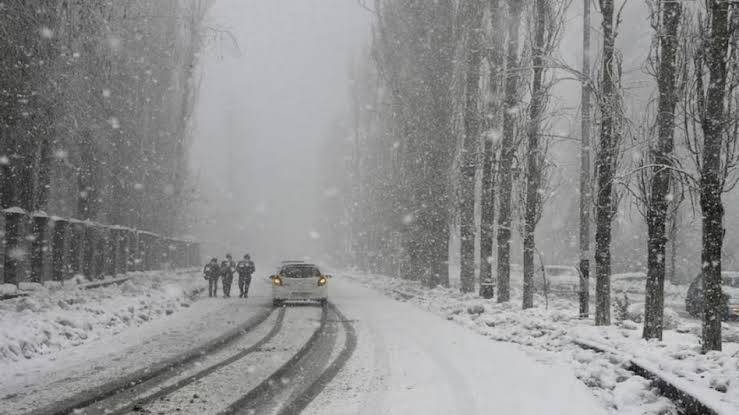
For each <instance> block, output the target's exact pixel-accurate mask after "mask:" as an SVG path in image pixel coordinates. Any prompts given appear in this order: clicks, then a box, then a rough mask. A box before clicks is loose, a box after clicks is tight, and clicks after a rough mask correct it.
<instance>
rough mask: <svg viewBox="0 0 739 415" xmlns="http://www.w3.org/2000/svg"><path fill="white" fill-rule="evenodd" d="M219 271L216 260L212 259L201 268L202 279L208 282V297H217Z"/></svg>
mask: <svg viewBox="0 0 739 415" xmlns="http://www.w3.org/2000/svg"><path fill="white" fill-rule="evenodd" d="M220 274H221V270H220V268H219V267H218V259H217V258H212V259H211V260H210V262H208V263H207V264H205V268H203V277H204V278H205V279H206V280H208V297H218V276H219V275H220Z"/></svg>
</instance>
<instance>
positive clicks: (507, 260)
mask: <svg viewBox="0 0 739 415" xmlns="http://www.w3.org/2000/svg"><path fill="white" fill-rule="evenodd" d="M573 2H574V3H573ZM360 3H361V4H362V6H363V7H365V8H366V9H367V10H368V12H370V13H373V15H374V26H373V37H372V42H371V45H369V46H368V48H367V50H366V51H364V53H363V54H361V55H360V56H359V57H358V58H357V61H356V62H355V63H354V64H353V65H352V69H351V70H352V78H353V80H354V82H353V83H352V87H351V91H350V92H351V97H352V99H353V105H352V108H351V114H349V115H350V116H349V118H348V119H349V120H350V121H348V122H342V121H337V123H336V125H335V127H334V129H332V131H331V132H330V134H329V136H330V140H329V141H328V144H327V148H326V151H327V152H329V153H330V154H334V155H336V156H337V157H336V159H337V160H340V165H341V169H342V170H341V171H342V174H341V175H339V176H340V177H339V178H337V175H336V174H335V172H334V174H327V175H326V176H327V177H326V179H325V180H328V181H329V182H330V183H331V186H332V187H331V188H332V194H335V195H337V196H334V197H332V198H330V202H329V206H327V209H328V210H329V211H330V212H333V213H334V214H335V215H336V217H339V218H340V219H339V220H334V221H332V222H330V223H327V224H325V226H326V227H328V228H329V230H330V233H331V234H332V235H335V238H333V244H334V245H335V246H334V248H333V249H336V250H338V251H340V252H344V253H346V255H347V256H348V258H349V260H348V262H350V263H352V264H355V265H357V266H359V267H361V268H363V269H366V270H369V271H373V272H383V273H388V274H394V275H400V276H402V277H404V278H408V279H413V280H419V281H421V282H422V283H423V284H424V285H425V286H427V287H435V286H437V285H442V286H448V285H449V282H450V281H449V271H448V270H449V264H450V262H455V261H457V260H458V261H459V264H460V279H461V280H460V289H461V291H462V292H465V293H472V292H474V291H475V290H476V289H477V288H478V287H482V286H484V285H485V284H480V283H481V282H486V281H493V282H494V285H495V287H496V292H495V293H494V297H495V298H496V299H497V301H499V302H506V301H510V298H511V289H512V287H511V279H510V274H511V261H512V255H513V254H515V252H513V251H514V250H516V249H520V250H521V252H520V254H521V255H520V257H521V258H522V262H523V285H522V287H513V288H515V289H521V293H522V295H521V300H522V307H523V308H529V307H533V306H534V298H535V297H534V289H533V286H534V285H533V284H534V279H535V278H536V272H537V270H538V268H537V267H540V266H542V262H543V261H544V260H543V259H542V258H543V255H542V253H541V252H540V251H539V249H538V247H537V240H536V235H537V232H536V231H537V227H538V226H539V222H540V221H541V218H542V216H543V214H544V212H545V210H546V208H547V207H548V203H547V202H548V201H549V200H550V197H551V195H552V194H554V193H555V191H554V190H553V189H555V188H556V187H557V186H558V183H557V182H558V180H559V179H560V178H558V177H559V175H560V174H561V172H562V171H563V169H562V168H560V166H558V165H557V163H556V160H555V157H553V156H552V151H553V149H554V148H556V146H557V145H558V143H559V141H558V139H560V138H562V137H560V135H561V134H562V133H561V130H562V129H561V128H560V127H559V126H560V125H561V120H562V119H563V118H567V120H569V121H572V120H576V119H578V118H579V121H580V122H579V127H580V128H579V129H575V128H573V130H575V132H574V133H573V134H571V135H569V136H568V137H567V139H569V140H570V141H573V140H574V141H575V142H576V143H577V145H578V147H579V152H580V154H579V155H578V156H579V157H578V158H577V161H578V162H579V163H580V168H579V170H580V171H579V175H577V176H576V177H572V178H567V180H569V183H574V184H576V186H575V189H571V194H572V195H575V196H576V197H577V198H578V199H579V206H580V209H579V214H578V215H577V218H578V220H579V251H580V253H579V257H580V263H579V268H580V271H581V272H580V273H581V278H580V289H579V294H580V314H581V316H582V317H583V318H586V317H589V316H590V315H591V312H590V308H589V304H590V302H591V299H590V298H589V284H590V276H591V275H592V276H593V277H594V279H595V299H594V300H595V301H594V304H595V310H594V313H593V314H594V319H595V323H596V324H597V325H609V324H611V287H610V280H611V275H612V273H613V269H612V262H613V260H614V258H613V257H612V253H613V242H614V240H613V233H614V220H615V219H617V218H618V217H619V215H620V214H622V213H621V211H622V210H623V209H624V206H626V205H629V206H633V207H634V208H635V209H636V210H638V211H639V212H640V214H641V215H642V216H643V220H644V222H645V224H646V244H645V246H644V247H643V250H642V255H643V257H644V258H646V260H645V261H644V263H645V264H646V266H645V268H646V271H647V277H646V282H645V285H646V286H645V292H646V298H645V309H646V312H645V324H644V332H643V336H644V338H647V339H650V338H659V339H661V337H662V329H663V322H662V320H663V309H664V284H665V275H666V267H667V263H666V261H667V258H668V257H669V256H668V247H669V244H670V242H671V239H672V238H674V234H675V231H674V229H676V228H677V227H678V226H680V225H678V219H679V217H680V215H681V213H680V212H684V211H685V210H686V209H688V208H687V207H686V206H690V205H692V206H693V210H694V211H695V216H696V217H697V220H699V221H700V222H701V229H702V235H703V236H702V240H701V246H700V248H697V249H699V250H700V255H701V263H700V264H696V268H697V269H698V268H699V269H700V270H701V272H702V273H703V276H704V282H705V284H704V285H705V290H704V293H705V301H706V307H705V313H704V316H703V336H702V344H703V348H704V349H705V350H716V349H720V348H721V317H720V316H721V313H722V307H723V305H722V299H721V296H722V294H721V285H720V284H721V270H722V242H723V239H724V232H725V231H724V228H725V223H724V204H723V200H722V197H723V195H724V194H725V193H726V192H728V191H730V190H732V189H733V187H734V184H735V183H736V174H735V171H734V167H735V166H736V162H737V152H736V147H737V143H738V142H739V140H738V138H739V121H738V120H737V112H736V111H737V106H739V92H738V91H737V88H736V87H737V81H738V80H739V78H738V75H739V53H738V52H739V47H738V45H739V30H737V29H738V28H739V6H738V5H737V4H736V3H735V2H730V1H725V0H707V1H705V2H682V1H673V0H652V1H649V2H647V6H646V9H645V10H646V12H645V13H644V15H643V16H642V17H643V19H644V21H647V22H649V23H650V24H651V28H652V41H651V44H650V50H649V53H648V56H647V59H646V62H644V64H643V70H644V72H645V73H646V74H647V75H648V76H649V77H650V79H651V81H650V82H648V84H649V85H647V86H646V87H645V86H642V87H643V88H645V89H647V90H649V91H654V93H653V95H651V96H650V99H648V100H647V102H646V104H645V105H644V107H643V108H640V109H639V111H638V113H639V114H640V116H639V117H641V118H639V117H637V116H634V115H633V114H632V113H631V112H630V111H629V108H627V105H626V103H625V102H626V99H627V97H626V94H627V88H626V87H625V86H624V72H625V70H624V62H623V55H622V53H621V50H619V48H618V47H617V40H618V36H619V35H620V30H621V29H622V24H623V23H624V22H623V19H624V15H623V14H622V13H623V8H624V3H623V2H621V1H614V0H598V1H597V2H595V1H592V0H582V1H580V0H527V1H519V0H469V1H454V0H439V1H434V2H418V1H410V0H374V1H372V2H370V1H364V2H360ZM573 15H576V16H578V19H580V20H574V22H578V23H579V24H581V25H582V38H581V40H582V44H581V48H580V57H581V59H582V61H581V62H580V63H581V65H571V64H569V63H567V61H566V59H564V58H563V57H562V54H561V50H560V49H561V41H562V37H563V33H564V31H565V25H566V24H567V25H570V26H571V25H573V24H574V23H573V20H572V16H573ZM636 24H640V23H638V22H637V23H636ZM593 35H595V36H593ZM591 38H593V40H594V42H592V41H591ZM570 46H571V45H570ZM563 82H570V84H569V85H570V87H572V86H574V85H579V89H580V100H579V101H580V102H579V103H578V104H577V107H578V108H579V111H573V110H571V109H569V110H568V109H567V108H564V109H563V105H561V101H560V100H559V97H558V96H557V95H556V94H555V93H554V92H553V91H554V90H555V88H557V87H559V85H560V84H561V83H563ZM347 137H348V139H347ZM337 201H338V202H337ZM689 202H690V203H689ZM564 215H565V214H564V213H563V214H562V216H564ZM591 225H592V226H591ZM514 236H515V237H516V238H519V239H520V240H521V242H522V243H521V246H520V247H518V246H516V245H514V244H513V242H512V241H513V239H514ZM457 239H458V240H459V245H458V246H457V245H455V244H454V243H452V244H451V245H450V241H452V242H454V241H455V240H457ZM450 246H451V249H450ZM672 249H673V250H674V249H675V247H674V244H673V247H672ZM613 254H615V255H616V256H617V255H618V252H615V253H613ZM457 256H458V259H457ZM476 264H479V269H478V270H476ZM537 264H539V265H537ZM591 268H592V270H591ZM480 294H482V295H483V296H485V297H488V298H490V297H492V296H493V295H492V294H493V293H491V292H484V291H483V290H481V292H480Z"/></svg>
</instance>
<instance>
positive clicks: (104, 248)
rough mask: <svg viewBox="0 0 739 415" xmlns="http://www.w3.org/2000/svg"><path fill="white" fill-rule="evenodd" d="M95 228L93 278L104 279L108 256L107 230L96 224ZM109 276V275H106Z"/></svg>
mask: <svg viewBox="0 0 739 415" xmlns="http://www.w3.org/2000/svg"><path fill="white" fill-rule="evenodd" d="M94 228H95V274H94V275H95V278H104V277H105V275H106V274H107V271H108V268H107V262H108V259H109V256H110V253H109V252H108V247H109V245H108V238H109V235H108V228H107V227H105V226H102V225H100V224H98V223H96V224H95V225H94ZM108 275H110V274H108Z"/></svg>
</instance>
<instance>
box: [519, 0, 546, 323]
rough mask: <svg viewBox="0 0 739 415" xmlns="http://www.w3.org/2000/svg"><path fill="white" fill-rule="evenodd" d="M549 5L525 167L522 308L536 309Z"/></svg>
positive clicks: (540, 16)
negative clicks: (537, 225) (536, 255)
mask: <svg viewBox="0 0 739 415" xmlns="http://www.w3.org/2000/svg"><path fill="white" fill-rule="evenodd" d="M545 7H546V4H545V1H544V0H536V5H535V8H536V11H535V13H536V17H535V19H536V20H535V23H534V24H535V31H534V45H533V47H532V52H531V55H532V57H533V59H532V62H533V66H534V78H533V80H532V83H531V104H530V106H529V131H528V139H529V146H528V154H527V161H526V165H527V168H528V172H527V174H526V206H525V213H524V220H525V222H526V223H525V228H524V235H523V308H524V309H527V308H531V307H533V306H534V254H535V253H536V239H535V234H534V232H535V231H536V223H537V222H538V221H539V217H538V216H539V205H540V204H541V202H540V201H541V194H540V192H541V174H542V172H541V168H542V166H541V164H540V161H541V159H542V155H541V153H540V151H541V150H540V148H539V122H540V117H541V113H542V110H543V102H544V95H543V94H544V91H542V86H541V78H542V75H543V72H544V68H543V65H544V59H543V57H542V54H543V53H544V30H545V27H546V10H545Z"/></svg>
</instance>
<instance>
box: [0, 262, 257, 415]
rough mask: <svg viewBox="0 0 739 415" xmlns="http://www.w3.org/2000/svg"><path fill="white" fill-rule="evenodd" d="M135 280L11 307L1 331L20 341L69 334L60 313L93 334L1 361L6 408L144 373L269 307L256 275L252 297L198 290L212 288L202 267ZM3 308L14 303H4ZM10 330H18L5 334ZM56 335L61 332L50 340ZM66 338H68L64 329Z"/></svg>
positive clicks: (0, 396) (22, 408) (23, 408)
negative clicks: (69, 303)
mask: <svg viewBox="0 0 739 415" xmlns="http://www.w3.org/2000/svg"><path fill="white" fill-rule="evenodd" d="M132 284H134V286H133V287H131V286H127V285H122V286H118V287H116V286H109V287H100V288H95V289H90V290H86V291H80V292H79V293H63V292H48V293H41V294H40V295H38V296H34V297H33V300H34V301H35V302H36V303H38V304H41V307H40V308H39V309H38V310H37V311H36V312H33V311H31V310H30V309H24V310H22V311H14V310H15V309H13V308H10V309H9V310H8V312H7V313H5V312H4V313H3V314H2V319H1V320H2V327H3V328H2V329H0V333H2V338H9V339H10V338H11V334H12V339H17V338H18V337H19V334H18V333H24V335H26V336H28V338H30V339H34V338H44V337H42V336H47V335H46V334H45V333H44V332H43V327H50V328H51V329H53V330H59V331H62V332H63V330H65V328H66V327H67V326H65V325H63V324H61V325H60V324H59V323H58V322H57V317H58V316H60V315H61V316H64V318H77V319H79V320H81V321H83V322H87V323H89V324H88V325H87V328H85V326H82V328H81V329H75V330H78V331H83V332H85V333H87V338H81V339H80V342H72V341H69V342H63V343H60V345H59V347H60V348H59V349H56V350H55V349H52V348H46V349H43V350H44V353H45V354H42V353H36V354H31V358H30V359H26V358H22V359H19V360H13V359H5V360H3V361H2V362H0V408H1V409H0V413H8V414H16V413H24V412H27V411H32V410H34V409H38V408H39V407H41V406H45V405H49V404H50V403H51V402H53V401H58V400H62V399H65V398H68V397H70V396H73V395H76V394H78V393H81V392H84V391H86V390H89V389H91V388H95V387H97V386H99V385H102V384H105V383H106V382H110V381H111V380H114V379H118V378H121V377H123V376H126V375H130V374H131V373H134V372H136V371H141V370H145V369H146V368H150V367H152V366H153V365H156V364H158V363H159V362H162V361H164V360H166V359H171V358H173V357H175V356H178V355H180V354H182V353H185V352H188V351H190V350H192V349H194V348H196V347H199V346H201V345H203V344H206V343H207V342H209V341H211V340H213V339H215V338H216V337H218V336H221V335H223V334H224V333H227V332H229V331H230V330H233V329H235V328H236V327H237V326H238V325H240V324H243V323H244V322H246V321H247V320H249V319H250V318H252V317H254V316H255V315H256V314H258V313H266V312H268V311H269V310H270V309H271V303H270V300H271V297H270V296H269V289H270V286H269V284H268V282H267V281H266V280H264V281H262V280H261V279H258V278H257V279H255V280H254V282H253V283H252V290H251V293H250V297H249V299H248V301H244V300H243V299H240V298H230V299H223V298H222V297H218V298H207V296H206V297H205V298H202V294H195V293H197V292H198V291H200V290H201V289H202V288H203V287H206V286H207V282H205V281H204V280H203V279H202V277H201V275H200V273H199V272H192V273H172V272H162V273H152V274H148V275H140V276H137V277H136V278H135V279H134V280H132ZM137 284H138V288H137V287H136V285H137ZM219 292H220V289H219ZM232 294H233V290H232ZM68 298H76V299H78V300H79V301H81V302H82V303H81V304H80V305H79V309H76V308H70V310H65V309H64V308H63V306H58V304H57V302H58V301H59V300H62V299H68ZM52 299H56V301H53V300H52ZM11 301H12V302H11V303H8V304H12V303H13V302H15V304H26V303H27V301H28V300H25V301H24V302H23V303H18V302H17V301H16V300H11ZM55 305H56V306H55ZM3 306H4V307H8V306H7V305H5V302H3ZM131 308H133V311H131ZM167 310H172V312H171V313H168V311H167ZM67 313H69V314H67ZM144 316H147V317H144ZM13 317H15V318H22V319H23V320H22V323H19V324H17V325H16V324H15V322H14V321H13V320H12V318H13ZM147 318H148V319H147ZM108 321H112V325H111V326H108V325H107V324H106V322H108ZM83 324H84V323H83ZM22 326H29V327H31V328H33V327H41V329H36V330H40V333H41V335H39V334H34V333H36V331H34V330H30V329H28V328H23V331H21V328H22ZM59 326H61V327H59ZM6 327H7V328H10V329H11V330H13V331H11V332H8V331H6V330H7V329H6ZM51 329H49V330H51ZM34 336H38V337H34ZM55 336H58V333H57V332H56V331H54V332H52V335H51V336H47V337H48V338H55ZM61 337H65V338H66V336H65V335H63V334H62V335H61Z"/></svg>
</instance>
